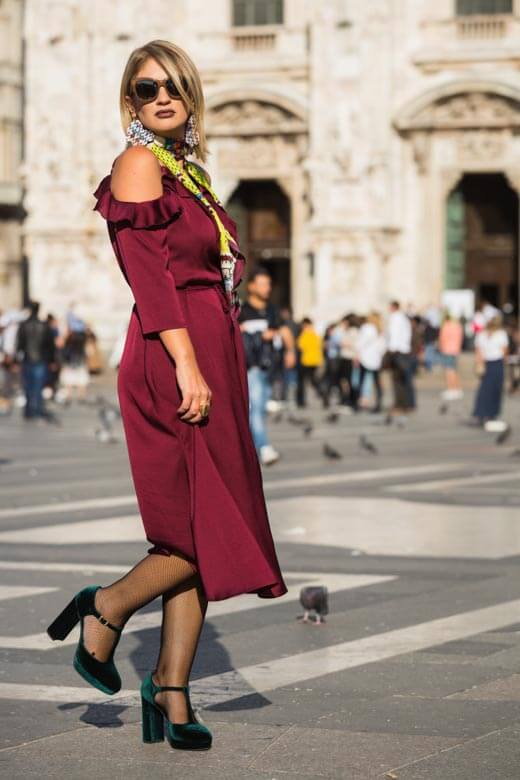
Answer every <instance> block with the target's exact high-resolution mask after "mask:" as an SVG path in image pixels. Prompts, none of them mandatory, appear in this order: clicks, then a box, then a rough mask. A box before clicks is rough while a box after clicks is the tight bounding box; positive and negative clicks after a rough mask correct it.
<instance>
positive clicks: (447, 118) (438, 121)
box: [402, 92, 520, 130]
mask: <svg viewBox="0 0 520 780" xmlns="http://www.w3.org/2000/svg"><path fill="white" fill-rule="evenodd" d="M406 125H407V127H406ZM466 127H476V128H482V127H520V104H519V103H518V102H517V101H515V100H512V99H510V98H506V97H503V96H502V95H493V94H491V93H488V92H467V93H466V94H459V95H452V96H450V97H447V98H443V99H441V100H438V101H436V102H435V103H431V104H430V105H429V106H426V108H423V109H422V110H421V111H419V112H418V113H417V114H416V115H415V116H414V117H413V118H411V119H410V120H409V122H407V123H405V126H404V127H402V129H404V130H406V129H408V130H413V129H417V130H418V129H425V130H428V129H430V130H450V129H454V128H458V129H460V128H466Z"/></svg>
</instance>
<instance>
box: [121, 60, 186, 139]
mask: <svg viewBox="0 0 520 780" xmlns="http://www.w3.org/2000/svg"><path fill="white" fill-rule="evenodd" d="M136 78H140V79H143V78H147V79H157V80H161V79H167V78H169V76H168V74H167V73H166V71H165V70H164V68H163V67H162V66H161V65H159V63H158V62H157V61H156V60H154V59H151V58H150V59H148V60H146V62H144V63H143V64H142V65H141V67H140V69H139V70H138V71H137V73H136V74H135V76H134V79H136ZM126 102H127V105H128V108H129V109H130V112H131V114H132V116H134V115H137V118H138V119H140V120H141V122H142V123H143V125H144V126H145V127H147V128H148V130H151V131H152V132H153V133H157V135H162V136H167V137H170V138H184V126H185V124H186V121H187V119H188V116H189V114H188V111H187V109H186V107H185V105H184V103H183V102H182V100H181V98H172V97H170V95H169V94H168V91H167V89H166V87H165V86H164V84H162V85H161V86H160V87H159V92H158V93H157V97H156V98H155V99H154V100H153V101H152V102H150V103H143V102H142V101H141V100H139V98H138V97H137V96H136V95H135V94H133V95H131V96H127V98H126Z"/></svg>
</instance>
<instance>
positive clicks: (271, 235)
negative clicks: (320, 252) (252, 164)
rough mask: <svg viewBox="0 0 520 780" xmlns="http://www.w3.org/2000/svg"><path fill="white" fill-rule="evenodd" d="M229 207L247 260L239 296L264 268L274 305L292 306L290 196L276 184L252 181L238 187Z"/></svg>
mask: <svg viewBox="0 0 520 780" xmlns="http://www.w3.org/2000/svg"><path fill="white" fill-rule="evenodd" d="M226 208H227V210H228V212H229V215H230V216H231V218H232V219H234V220H235V222H236V223H237V227H238V233H239V236H240V248H241V250H242V252H243V253H244V255H245V256H246V258H247V266H246V273H245V278H244V280H243V282H242V284H241V286H240V289H239V294H240V296H241V297H242V298H244V297H245V295H246V289H245V286H246V282H247V278H248V277H249V275H250V274H251V271H252V270H253V269H254V268H255V266H257V265H262V266H264V267H266V268H267V270H268V271H269V273H270V275H271V278H272V281H273V293H272V301H273V303H275V304H277V305H278V306H286V305H290V304H291V204H290V201H289V199H288V197H287V196H286V195H285V193H284V192H283V191H282V190H281V189H280V187H279V185H278V184H277V182H276V181H274V180H272V179H256V180H254V179H253V180H249V181H242V182H241V183H240V184H239V186H238V187H237V188H236V189H235V191H234V193H233V195H232V196H231V198H230V199H229V201H228V204H227V207H226Z"/></svg>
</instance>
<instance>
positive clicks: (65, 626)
mask: <svg viewBox="0 0 520 780" xmlns="http://www.w3.org/2000/svg"><path fill="white" fill-rule="evenodd" d="M78 621H79V615H78V608H77V606H76V597H74V598H73V599H72V601H70V602H69V603H68V604H67V606H66V607H65V609H64V610H63V611H62V612H60V614H59V615H58V617H57V618H55V620H53V622H52V623H51V624H50V626H49V627H48V629H47V633H48V635H49V636H50V638H51V639H65V637H67V636H68V635H69V634H70V632H71V631H72V629H73V628H74V626H75V625H76V623H77V622H78Z"/></svg>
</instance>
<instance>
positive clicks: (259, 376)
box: [247, 366, 271, 450]
mask: <svg viewBox="0 0 520 780" xmlns="http://www.w3.org/2000/svg"><path fill="white" fill-rule="evenodd" d="M247 384H248V388H249V427H250V428H251V433H252V434H253V441H254V443H255V447H256V449H257V450H259V449H260V447H264V446H265V445H266V444H269V440H268V438H267V428H266V421H267V409H266V404H267V402H268V400H269V399H270V398H271V383H270V382H269V378H268V376H267V372H266V371H264V370H263V369H262V368H258V366H252V367H251V368H249V369H248V371H247Z"/></svg>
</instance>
